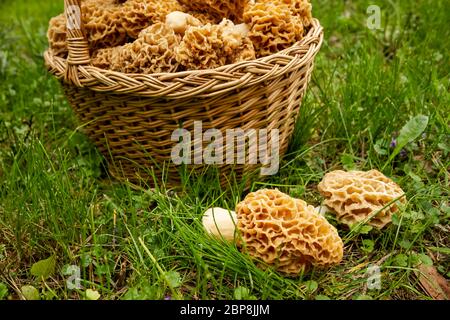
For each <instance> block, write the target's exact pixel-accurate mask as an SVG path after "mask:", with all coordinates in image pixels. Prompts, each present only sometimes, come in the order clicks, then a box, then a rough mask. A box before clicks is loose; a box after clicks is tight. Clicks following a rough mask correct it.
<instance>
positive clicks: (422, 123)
mask: <svg viewBox="0 0 450 320" xmlns="http://www.w3.org/2000/svg"><path fill="white" fill-rule="evenodd" d="M427 126H428V117H427V116H425V115H422V114H421V115H418V116H415V117H414V118H412V119H411V120H409V121H408V122H407V123H406V124H405V126H404V127H403V128H402V129H401V130H400V134H399V136H398V138H397V148H396V149H398V148H400V149H402V148H403V147H405V146H406V145H407V144H408V143H410V142H413V141H414V140H416V139H417V138H418V137H419V136H420V135H421V134H422V133H423V132H424V131H425V129H426V128H427Z"/></svg>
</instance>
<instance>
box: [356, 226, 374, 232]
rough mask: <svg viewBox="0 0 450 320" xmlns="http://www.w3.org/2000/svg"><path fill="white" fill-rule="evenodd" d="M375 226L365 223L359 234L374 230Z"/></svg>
mask: <svg viewBox="0 0 450 320" xmlns="http://www.w3.org/2000/svg"><path fill="white" fill-rule="evenodd" d="M372 229H373V227H372V226H369V225H364V226H361V228H359V232H358V233H359V234H368V233H369V232H370V231H372Z"/></svg>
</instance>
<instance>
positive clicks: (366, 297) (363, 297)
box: [353, 294, 373, 300]
mask: <svg viewBox="0 0 450 320" xmlns="http://www.w3.org/2000/svg"><path fill="white" fill-rule="evenodd" d="M353 300H373V298H372V297H371V296H369V295H366V294H361V295H358V296H356V297H354V298H353Z"/></svg>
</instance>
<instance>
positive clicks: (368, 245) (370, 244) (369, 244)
mask: <svg viewBox="0 0 450 320" xmlns="http://www.w3.org/2000/svg"><path fill="white" fill-rule="evenodd" d="M362 245H363V246H362V247H361V250H363V251H364V252H366V253H371V252H372V251H373V249H374V247H375V242H374V241H373V240H370V239H364V240H363V241H362Z"/></svg>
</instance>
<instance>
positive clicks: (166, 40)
mask: <svg viewBox="0 0 450 320" xmlns="http://www.w3.org/2000/svg"><path fill="white" fill-rule="evenodd" d="M179 42H180V36H179V35H176V34H175V32H174V30H173V29H171V28H169V27H168V26H167V25H166V24H165V23H156V24H154V25H152V26H150V27H148V28H146V29H144V30H142V31H141V32H140V33H139V36H138V39H137V40H135V41H134V42H132V43H127V44H125V45H123V46H119V47H115V48H105V49H100V50H98V51H97V52H95V53H94V55H93V58H92V64H93V65H94V66H96V67H99V68H107V69H110V70H113V71H118V72H124V73H144V74H151V73H160V72H173V71H175V70H176V69H177V68H178V63H177V61H176V59H175V48H176V47H177V46H178V44H179Z"/></svg>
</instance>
